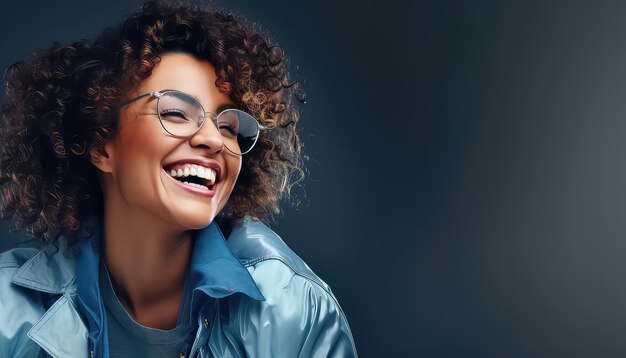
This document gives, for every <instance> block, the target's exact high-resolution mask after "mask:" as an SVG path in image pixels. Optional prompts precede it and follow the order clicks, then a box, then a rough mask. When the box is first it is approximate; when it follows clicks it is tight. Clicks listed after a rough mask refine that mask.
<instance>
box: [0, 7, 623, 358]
mask: <svg viewBox="0 0 626 358" xmlns="http://www.w3.org/2000/svg"><path fill="white" fill-rule="evenodd" d="M353 3H354V5H351V4H350V3H349V2H348V1H347V0H340V1H331V0H316V1H292V2H279V1H276V0H272V1H262V2H260V1H245V0H237V1H226V0H223V1H222V2H220V4H223V5H224V6H225V7H228V8H231V9H233V10H236V11H239V12H241V13H243V14H245V15H247V16H248V17H249V18H250V19H252V20H255V21H258V22H260V23H262V24H263V27H264V28H265V29H267V30H268V31H269V32H270V33H271V34H272V36H273V38H274V39H275V40H276V41H277V42H278V43H279V44H280V45H282V46H283V47H284V48H285V50H286V51H287V54H288V55H289V56H290V57H291V59H292V65H293V66H292V73H293V74H294V75H295V74H298V76H299V77H298V79H299V80H300V81H302V82H303V84H304V87H305V89H306V90H307V92H308V96H309V97H308V102H307V104H306V105H304V106H303V108H302V121H301V127H300V128H301V135H302V138H303V140H304V142H305V145H306V147H305V149H306V153H307V154H308V155H309V156H310V157H311V160H310V161H309V162H308V164H307V165H308V170H309V175H308V178H307V180H306V182H305V188H306V194H307V197H306V205H303V206H302V207H300V209H298V210H295V209H293V208H290V207H287V206H285V208H286V209H285V215H284V217H283V218H281V219H280V220H279V222H278V224H277V225H274V228H275V229H276V230H277V231H278V232H279V233H280V234H281V235H282V236H283V238H284V239H285V240H286V241H287V242H288V243H289V245H290V246H291V247H292V248H294V249H295V251H296V252H298V253H299V254H300V255H301V256H302V257H303V258H304V259H305V260H306V261H307V262H308V263H309V264H310V266H312V267H313V269H314V270H315V271H316V272H317V273H318V274H319V275H320V276H321V277H322V278H324V279H325V280H326V281H327V282H328V283H329V284H330V285H331V286H332V287H333V290H334V292H335V294H336V296H337V297H338V299H339V301H340V302H341V304H342V307H343V309H344V311H345V312H346V314H347V316H348V319H349V321H350V324H351V327H352V330H353V333H354V338H355V340H356V344H357V347H358V349H359V352H360V354H361V356H362V357H397V356H424V357H591V356H593V357H620V356H621V357H623V356H625V355H626V343H624V336H625V333H626V305H625V302H626V288H625V285H624V274H625V273H626V260H624V256H625V254H626V241H625V239H624V233H626V224H625V223H626V220H624V218H625V217H626V200H625V199H626V188H625V187H624V183H625V179H626V161H625V160H624V158H623V154H624V153H626V142H625V141H624V140H623V138H624V134H625V133H626V122H625V120H624V118H625V116H626V101H625V100H624V99H625V98H626V67H625V65H626V4H624V3H622V2H619V1H616V2H606V1H588V2H582V1H562V2H560V3H559V2H557V1H518V2H516V3H514V2H510V1H486V0H476V1H431V2H425V1H405V2H401V1H399V0H388V1H380V2H373V1H361V2H353ZM133 4H134V3H131V2H126V1H122V0H115V1H114V0H109V1H101V2H92V3H89V4H87V3H81V2H79V1H43V0H37V1H28V2H24V3H20V4H18V3H6V4H3V7H2V12H1V14H0V19H1V21H0V49H1V54H0V65H1V67H2V68H5V67H6V66H8V65H9V64H11V63H13V62H14V61H16V60H18V59H20V58H21V57H23V56H26V55H28V54H29V53H31V52H32V50H33V49H35V48H40V47H43V46H47V45H48V44H50V43H51V42H52V41H55V40H56V41H62V42H68V41H70V40H74V39H78V38H81V37H90V36H92V35H93V34H95V33H97V32H99V30H100V29H101V28H103V27H104V26H105V25H108V24H113V23H115V22H116V21H117V20H118V19H119V18H120V17H121V16H122V15H123V14H125V13H127V12H128V11H129V10H131V9H132V8H133V6H134V5H133ZM296 66H297V67H296ZM2 236H3V237H4V238H3V239H2V242H1V243H0V245H1V246H2V247H7V246H8V245H9V244H10V241H11V239H10V238H9V239H7V235H5V234H2Z"/></svg>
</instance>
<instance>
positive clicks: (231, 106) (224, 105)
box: [215, 103, 239, 114]
mask: <svg viewBox="0 0 626 358" xmlns="http://www.w3.org/2000/svg"><path fill="white" fill-rule="evenodd" d="M227 109H239V108H238V107H237V106H236V105H235V104H233V103H222V104H220V105H219V106H217V108H216V110H215V113H217V114H219V113H222V111H225V110H227Z"/></svg>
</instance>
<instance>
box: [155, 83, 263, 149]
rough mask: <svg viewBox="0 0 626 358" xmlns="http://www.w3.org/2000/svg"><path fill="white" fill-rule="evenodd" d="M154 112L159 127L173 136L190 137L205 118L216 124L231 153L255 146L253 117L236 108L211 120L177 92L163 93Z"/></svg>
mask: <svg viewBox="0 0 626 358" xmlns="http://www.w3.org/2000/svg"><path fill="white" fill-rule="evenodd" d="M157 110H158V113H159V119H160V120H161V125H162V126H163V129H165V130H166V131H167V132H168V133H170V134H172V135H175V136H181V137H185V136H190V135H193V134H194V133H195V132H196V131H198V128H199V127H200V125H201V124H202V123H203V122H204V121H205V120H208V119H211V122H213V123H214V125H216V127H217V129H218V130H219V131H220V134H221V135H222V140H223V141H224V145H225V146H226V148H228V149H229V150H230V151H231V152H233V153H235V154H242V153H246V152H248V151H249V150H250V149H252V147H253V146H254V144H255V143H256V140H257V137H258V133H259V126H258V122H257V121H256V119H254V117H252V116H251V115H249V114H248V113H246V112H243V111H240V110H238V109H227V110H225V111H222V112H221V113H220V114H219V115H218V116H217V118H216V119H215V120H213V119H214V118H210V117H211V116H214V115H213V114H211V113H206V116H207V118H206V119H205V113H204V109H203V108H202V105H201V104H200V103H199V102H198V101H197V100H196V99H195V98H194V97H192V96H190V95H188V94H186V93H184V92H179V91H167V92H164V93H163V94H162V95H161V96H160V97H159V100H158V104H157Z"/></svg>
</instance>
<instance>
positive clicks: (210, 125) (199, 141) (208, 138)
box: [189, 114, 224, 153]
mask: <svg viewBox="0 0 626 358" xmlns="http://www.w3.org/2000/svg"><path fill="white" fill-rule="evenodd" d="M189 143H190V144H191V145H192V146H193V147H200V148H205V149H209V150H210V152H211V153H219V152H221V151H222V150H224V140H223V139H222V135H221V134H220V131H219V130H218V129H217V127H216V126H215V123H214V121H213V120H212V118H210V117H209V114H207V118H206V119H205V122H204V124H203V125H202V127H201V128H200V129H199V130H198V131H197V132H196V134H194V135H192V136H191V137H190V138H189Z"/></svg>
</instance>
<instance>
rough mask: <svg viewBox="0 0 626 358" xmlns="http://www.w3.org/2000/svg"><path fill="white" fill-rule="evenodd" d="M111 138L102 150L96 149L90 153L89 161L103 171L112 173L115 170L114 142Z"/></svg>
mask: <svg viewBox="0 0 626 358" xmlns="http://www.w3.org/2000/svg"><path fill="white" fill-rule="evenodd" d="M111 142H112V140H109V141H108V142H106V143H105V144H104V146H103V147H102V151H98V150H96V149H93V150H91V152H90V153H89V161H91V164H93V165H94V166H95V167H96V168H98V169H100V171H101V172H104V173H111V172H112V171H113V144H112V143H111Z"/></svg>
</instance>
